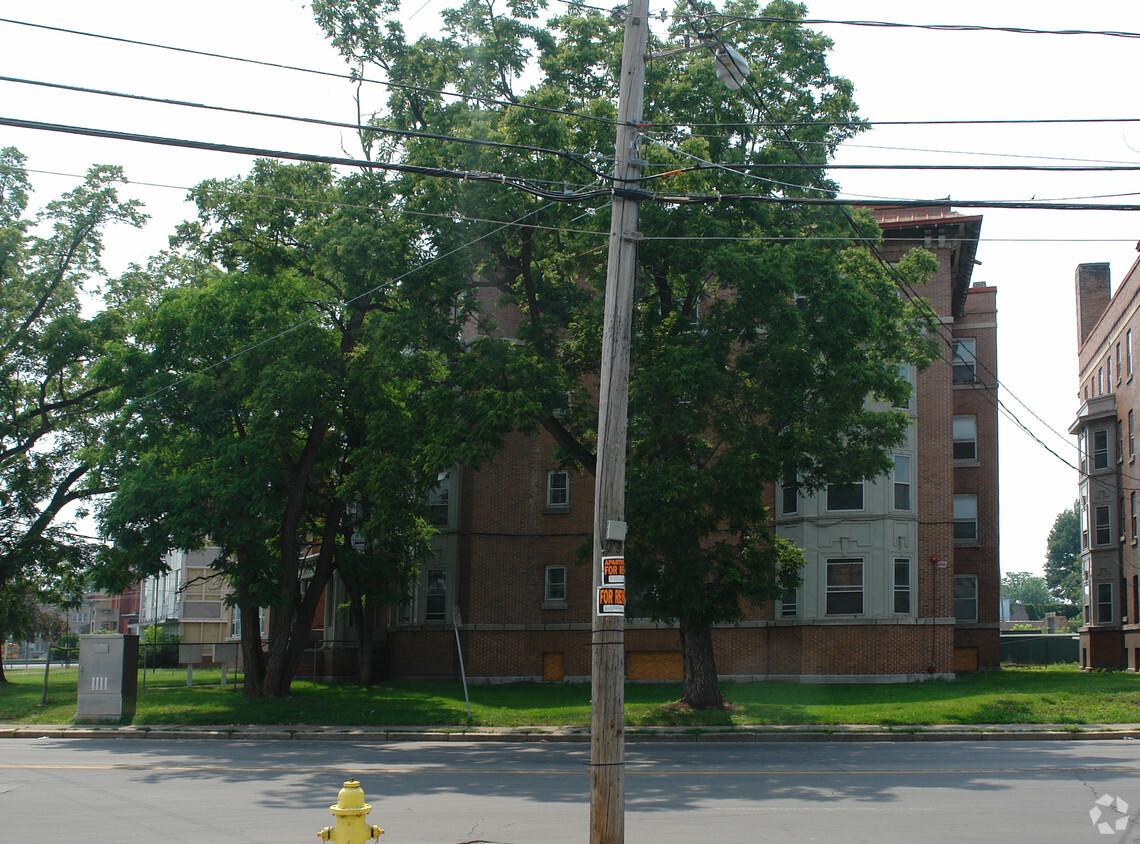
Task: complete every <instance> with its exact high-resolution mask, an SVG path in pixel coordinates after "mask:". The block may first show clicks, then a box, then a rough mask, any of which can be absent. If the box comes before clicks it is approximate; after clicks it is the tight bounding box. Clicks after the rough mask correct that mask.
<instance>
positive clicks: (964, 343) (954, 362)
mask: <svg viewBox="0 0 1140 844" xmlns="http://www.w3.org/2000/svg"><path fill="white" fill-rule="evenodd" d="M963 350H965V352H966V353H965V354H963V353H962V352H963ZM950 351H951V358H950V366H951V380H952V381H953V383H955V384H975V383H977V381H978V341H977V338H975V337H956V338H954V339H953V340H951V341H950ZM966 373H969V374H968V375H967V374H966Z"/></svg>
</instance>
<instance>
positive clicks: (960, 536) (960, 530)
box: [954, 495, 978, 542]
mask: <svg viewBox="0 0 1140 844" xmlns="http://www.w3.org/2000/svg"><path fill="white" fill-rule="evenodd" d="M977 538H978V496H976V495H955V496H954V539H955V540H956V541H961V542H974V541H976V540H977Z"/></svg>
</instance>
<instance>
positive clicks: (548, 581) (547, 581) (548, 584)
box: [542, 564, 568, 609]
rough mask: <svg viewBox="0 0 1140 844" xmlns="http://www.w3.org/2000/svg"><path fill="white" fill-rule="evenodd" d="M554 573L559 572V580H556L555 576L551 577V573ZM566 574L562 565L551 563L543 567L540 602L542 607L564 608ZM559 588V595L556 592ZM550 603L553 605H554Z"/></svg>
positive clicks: (566, 586)
mask: <svg viewBox="0 0 1140 844" xmlns="http://www.w3.org/2000/svg"><path fill="white" fill-rule="evenodd" d="M556 573H560V574H561V578H562V579H561V582H559V581H558V578H557V577H552V575H554V574H556ZM567 575H568V571H567V568H566V566H564V565H558V564H552V565H548V566H546V567H545V569H544V570H543V585H542V603H543V607H544V608H546V609H552V608H555V607H556V608H559V609H564V608H565V607H566V594H567V589H568V583H567ZM559 590H561V595H559V594H556V593H557V592H558V591H559ZM551 605H555V607H552V606H551Z"/></svg>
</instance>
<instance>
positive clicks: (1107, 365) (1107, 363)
mask: <svg viewBox="0 0 1140 844" xmlns="http://www.w3.org/2000/svg"><path fill="white" fill-rule="evenodd" d="M1104 372H1105V375H1106V376H1107V379H1106V380H1107V381H1108V391H1109V392H1110V393H1111V392H1112V358H1110V357H1107V358H1105V359H1104Z"/></svg>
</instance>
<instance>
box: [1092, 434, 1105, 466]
mask: <svg viewBox="0 0 1140 844" xmlns="http://www.w3.org/2000/svg"><path fill="white" fill-rule="evenodd" d="M1091 456H1092V462H1091V466H1092V470H1093V471H1094V472H1095V471H1097V470H1099V469H1107V468H1108V429H1107V428H1093V432H1092V455H1091Z"/></svg>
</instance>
